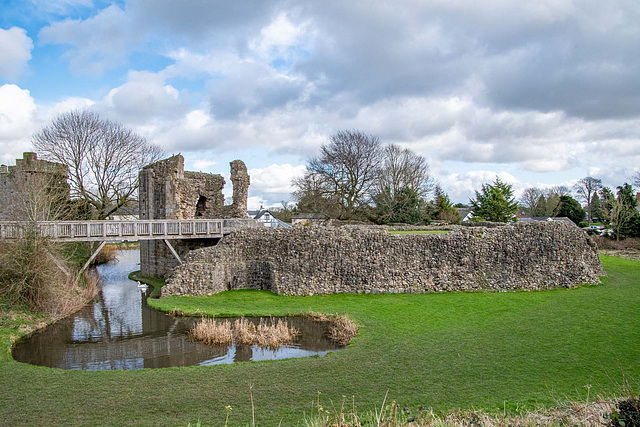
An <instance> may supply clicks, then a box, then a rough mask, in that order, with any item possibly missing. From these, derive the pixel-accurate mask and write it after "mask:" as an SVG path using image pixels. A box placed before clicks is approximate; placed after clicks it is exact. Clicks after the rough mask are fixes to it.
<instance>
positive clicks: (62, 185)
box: [0, 152, 69, 219]
mask: <svg viewBox="0 0 640 427" xmlns="http://www.w3.org/2000/svg"><path fill="white" fill-rule="evenodd" d="M68 178H69V170H68V169H67V166H66V165H64V164H62V163H55V162H50V161H47V160H39V159H38V155H37V154H36V153H31V152H26V153H23V154H22V159H17V160H16V164H15V166H7V165H0V219H3V218H5V216H6V215H7V212H4V208H6V207H7V205H8V204H9V201H10V200H11V198H12V197H13V196H15V195H17V196H20V194H19V193H20V191H21V188H24V186H25V185H26V184H28V183H29V182H30V181H33V182H34V183H36V184H37V185H39V184H40V183H46V184H47V185H49V186H54V187H55V188H56V189H57V190H61V191H63V192H64V193H66V194H67V197H66V198H67V199H69V184H68V183H67V179H68ZM64 193H62V194H64ZM12 219H15V218H12Z"/></svg>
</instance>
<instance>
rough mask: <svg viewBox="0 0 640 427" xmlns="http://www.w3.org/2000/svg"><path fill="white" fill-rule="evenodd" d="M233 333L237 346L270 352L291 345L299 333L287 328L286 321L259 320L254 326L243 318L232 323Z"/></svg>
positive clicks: (294, 329)
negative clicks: (252, 346)
mask: <svg viewBox="0 0 640 427" xmlns="http://www.w3.org/2000/svg"><path fill="white" fill-rule="evenodd" d="M233 332H234V337H235V340H236V343H238V344H242V345H258V346H260V347H267V348H270V349H272V350H275V349H277V348H279V347H281V346H283V345H287V344H291V343H292V342H293V340H294V339H295V338H296V337H297V336H298V334H299V333H300V332H299V331H298V330H297V329H296V328H294V327H293V326H289V324H288V323H287V321H286V320H282V319H278V320H277V321H274V319H270V320H269V321H267V320H265V319H260V323H258V325H255V324H254V323H252V322H250V321H249V320H247V319H245V318H244V317H241V318H240V319H237V320H236V321H235V322H234V323H233Z"/></svg>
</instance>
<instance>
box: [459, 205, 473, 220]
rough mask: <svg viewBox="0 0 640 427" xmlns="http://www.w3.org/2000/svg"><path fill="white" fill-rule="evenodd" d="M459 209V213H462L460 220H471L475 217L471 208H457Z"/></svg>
mask: <svg viewBox="0 0 640 427" xmlns="http://www.w3.org/2000/svg"><path fill="white" fill-rule="evenodd" d="M456 209H457V210H458V214H459V215H460V221H461V222H465V221H471V218H473V213H471V208H456Z"/></svg>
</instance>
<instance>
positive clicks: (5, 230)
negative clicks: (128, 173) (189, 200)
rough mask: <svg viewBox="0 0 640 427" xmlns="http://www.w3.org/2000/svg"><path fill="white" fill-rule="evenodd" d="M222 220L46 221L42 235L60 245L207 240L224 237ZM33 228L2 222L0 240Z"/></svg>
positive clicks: (40, 228) (41, 227)
mask: <svg viewBox="0 0 640 427" xmlns="http://www.w3.org/2000/svg"><path fill="white" fill-rule="evenodd" d="M223 223H224V220H221V219H182V220H169V219H161V220H159V219H156V220H134V221H42V222H38V223H37V230H38V234H39V235H40V236H42V237H49V238H52V239H54V240H57V241H101V242H102V241H121V240H158V239H181V240H182V239H206V238H215V237H222V234H223V231H224V230H223ZM30 227H32V224H29V223H26V222H17V221H11V222H9V221H2V222H0V238H2V239H19V238H21V237H23V236H24V235H25V233H26V230H28V229H29V228H30Z"/></svg>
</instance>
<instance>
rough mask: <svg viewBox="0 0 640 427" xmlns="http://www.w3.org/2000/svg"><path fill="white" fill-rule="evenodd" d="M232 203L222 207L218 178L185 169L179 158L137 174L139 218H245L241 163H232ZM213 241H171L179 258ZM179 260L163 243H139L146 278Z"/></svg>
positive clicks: (244, 175) (246, 185)
mask: <svg viewBox="0 0 640 427" xmlns="http://www.w3.org/2000/svg"><path fill="white" fill-rule="evenodd" d="M230 165H231V176H230V179H231V182H232V183H233V203H232V204H231V205H225V204H224V195H223V194H222V189H223V187H224V184H225V181H224V178H223V177H222V176H221V175H216V174H210V173H202V172H189V171H185V170H184V158H183V157H182V156H181V155H177V156H173V157H170V158H168V159H165V160H161V161H159V162H156V163H153V164H150V165H148V166H145V167H144V168H143V169H142V171H140V175H139V178H140V188H139V190H138V194H139V196H138V206H139V208H140V219H191V218H215V219H222V218H245V217H246V216H247V193H248V189H249V175H248V174H247V167H246V166H245V164H244V163H243V162H242V161H241V160H234V161H233V162H231V164H230ZM216 243H217V240H216V239H201V240H200V239H193V240H172V241H171V244H172V246H173V247H174V248H175V250H176V251H177V252H178V254H179V255H180V256H181V257H184V256H185V255H186V254H187V253H189V251H191V250H194V249H196V248H202V247H207V246H211V245H215V244H216ZM177 265H178V261H177V260H176V259H175V258H174V257H173V255H172V254H171V252H170V250H169V248H168V247H167V246H166V245H165V243H164V242H163V241H156V240H153V241H142V242H140V270H141V273H142V274H143V275H145V276H153V277H165V276H166V275H167V274H168V273H169V272H170V271H171V270H172V269H173V268H174V267H176V266H177Z"/></svg>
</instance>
